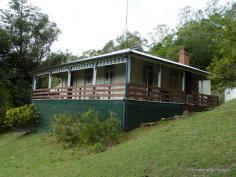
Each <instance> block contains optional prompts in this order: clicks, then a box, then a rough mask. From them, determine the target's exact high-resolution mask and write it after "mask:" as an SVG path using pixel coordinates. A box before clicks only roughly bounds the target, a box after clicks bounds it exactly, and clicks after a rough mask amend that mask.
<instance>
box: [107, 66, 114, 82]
mask: <svg viewBox="0 0 236 177" xmlns="http://www.w3.org/2000/svg"><path fill="white" fill-rule="evenodd" d="M114 78H115V67H114V66H106V68H105V82H106V83H112V82H113V81H114Z"/></svg>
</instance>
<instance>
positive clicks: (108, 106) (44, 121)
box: [32, 100, 124, 131]
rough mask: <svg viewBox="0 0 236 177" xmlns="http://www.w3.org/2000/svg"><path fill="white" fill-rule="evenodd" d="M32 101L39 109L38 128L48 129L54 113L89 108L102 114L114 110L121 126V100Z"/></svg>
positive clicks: (79, 110)
mask: <svg viewBox="0 0 236 177" xmlns="http://www.w3.org/2000/svg"><path fill="white" fill-rule="evenodd" d="M32 103H33V104H34V105H35V106H36V107H37V108H38V110H39V111H40V116H41V118H40V123H39V125H38V130H42V131H49V130H50V126H51V123H52V119H53V117H54V115H55V116H57V115H59V114H76V113H81V112H85V111H87V110H88V109H89V108H93V109H95V110H96V111H99V112H100V113H101V114H103V115H105V114H108V111H113V112H116V113H117V114H118V115H119V117H120V121H121V125H122V127H123V116H124V112H123V110H124V101H123V100H33V101H32Z"/></svg>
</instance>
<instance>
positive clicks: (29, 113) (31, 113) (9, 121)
mask: <svg viewBox="0 0 236 177" xmlns="http://www.w3.org/2000/svg"><path fill="white" fill-rule="evenodd" d="M38 120H39V113H38V112H37V110H36V108H35V106H34V105H24V106H20V107H16V108H11V109H8V110H7V112H6V115H5V118H4V124H5V125H6V126H7V127H9V128H21V129H22V128H24V129H25V130H26V133H29V132H30V130H31V128H32V126H33V125H34V124H35V123H36V122H37V121H38Z"/></svg>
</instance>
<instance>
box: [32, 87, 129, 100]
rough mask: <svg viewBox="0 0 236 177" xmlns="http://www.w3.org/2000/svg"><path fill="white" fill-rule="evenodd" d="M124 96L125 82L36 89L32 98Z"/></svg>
mask: <svg viewBox="0 0 236 177" xmlns="http://www.w3.org/2000/svg"><path fill="white" fill-rule="evenodd" d="M123 97H125V84H124V83H113V84H97V85H86V86H77V87H55V88H51V89H36V90H34V91H33V96H32V99H114V98H117V99H119V98H123Z"/></svg>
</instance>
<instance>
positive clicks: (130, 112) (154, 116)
mask: <svg viewBox="0 0 236 177" xmlns="http://www.w3.org/2000/svg"><path fill="white" fill-rule="evenodd" d="M126 104H127V105H126V109H127V112H126V117H127V118H126V119H125V129H127V130H130V129H133V128H136V127H138V126H139V125H140V124H141V123H144V122H154V121H158V120H160V119H162V118H169V117H173V116H175V115H181V114H182V113H183V105H182V104H174V103H159V102H146V101H133V100H128V101H127V102H126Z"/></svg>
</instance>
